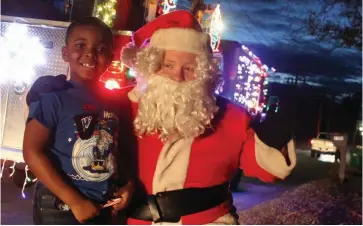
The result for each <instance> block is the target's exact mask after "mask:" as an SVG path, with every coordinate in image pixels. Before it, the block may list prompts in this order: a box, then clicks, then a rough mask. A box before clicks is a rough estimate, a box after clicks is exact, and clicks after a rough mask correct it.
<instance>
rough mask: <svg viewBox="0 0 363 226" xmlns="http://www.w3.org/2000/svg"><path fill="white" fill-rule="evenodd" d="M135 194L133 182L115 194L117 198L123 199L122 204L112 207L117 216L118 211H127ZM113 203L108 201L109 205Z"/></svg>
mask: <svg viewBox="0 0 363 226" xmlns="http://www.w3.org/2000/svg"><path fill="white" fill-rule="evenodd" d="M133 193H134V185H133V184H132V182H128V183H127V184H126V185H125V186H123V187H122V188H120V189H119V190H118V191H117V192H115V193H114V196H115V198H121V202H119V203H117V204H115V205H113V206H112V208H113V213H114V214H116V212H117V211H120V210H123V209H125V208H126V207H127V206H128V205H129V203H130V201H131V198H132V195H133ZM111 202H112V201H108V202H107V203H111Z"/></svg>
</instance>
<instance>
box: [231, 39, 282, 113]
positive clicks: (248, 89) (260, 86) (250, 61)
mask: <svg viewBox="0 0 363 226" xmlns="http://www.w3.org/2000/svg"><path fill="white" fill-rule="evenodd" d="M241 48H242V55H241V56H239V57H238V65H237V75H236V83H235V87H234V93H233V100H234V101H236V102H238V103H240V104H241V105H243V106H245V107H246V108H247V110H248V111H249V112H250V113H251V114H252V115H256V114H259V113H262V111H263V110H264V109H265V108H266V95H267V92H268V90H267V89H266V88H265V87H266V85H267V84H268V77H267V76H268V73H269V72H275V71H276V69H274V68H271V69H269V68H268V67H267V66H266V65H263V64H262V62H261V60H260V58H258V57H257V56H256V55H254V54H253V53H252V51H250V50H249V49H248V48H247V47H246V46H244V45H242V47H241Z"/></svg>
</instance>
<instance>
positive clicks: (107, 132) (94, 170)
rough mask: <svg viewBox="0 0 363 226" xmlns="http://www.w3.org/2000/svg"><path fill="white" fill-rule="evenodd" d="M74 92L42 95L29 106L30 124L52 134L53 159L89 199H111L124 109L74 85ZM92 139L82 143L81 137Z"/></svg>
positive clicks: (63, 91) (65, 91)
mask: <svg viewBox="0 0 363 226" xmlns="http://www.w3.org/2000/svg"><path fill="white" fill-rule="evenodd" d="M70 83H71V85H72V88H68V89H64V90H61V91H56V92H50V93H43V94H40V96H39V100H38V101H36V102H32V103H31V104H30V106H29V116H28V120H27V121H29V120H30V119H36V120H37V121H39V122H40V123H41V124H42V125H44V126H45V127H47V128H48V129H49V131H50V132H51V138H52V139H51V141H50V158H51V161H52V163H53V164H54V167H56V168H58V169H61V170H62V171H63V173H64V175H65V176H66V177H67V178H68V179H69V182H70V183H71V184H73V185H74V186H75V187H76V188H77V189H78V190H79V191H80V192H81V193H83V194H84V195H85V196H86V197H88V198H90V199H92V200H95V201H99V202H104V201H107V199H109V197H108V194H109V188H110V183H111V179H116V175H117V168H116V164H115V163H116V153H117V152H118V136H119V130H120V124H119V117H120V110H121V109H120V106H117V105H116V104H114V103H112V102H108V101H106V100H105V99H101V98H100V97H99V95H96V92H95V91H94V90H90V89H89V88H86V87H84V86H82V85H80V84H77V83H75V82H73V81H70ZM85 131H89V132H90V133H89V136H88V137H86V138H84V139H81V138H80V135H81V133H83V132H85Z"/></svg>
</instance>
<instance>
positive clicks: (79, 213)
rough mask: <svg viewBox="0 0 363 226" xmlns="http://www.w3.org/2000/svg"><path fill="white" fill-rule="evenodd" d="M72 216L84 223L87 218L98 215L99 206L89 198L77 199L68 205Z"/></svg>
mask: <svg viewBox="0 0 363 226" xmlns="http://www.w3.org/2000/svg"><path fill="white" fill-rule="evenodd" d="M70 207H71V210H72V212H73V215H74V217H75V218H76V219H77V220H78V221H79V222H80V223H85V222H86V221H87V220H89V219H91V218H93V217H96V216H98V214H99V212H100V208H101V206H99V205H96V204H95V203H93V202H92V201H90V200H87V199H86V200H82V201H78V202H76V203H75V204H73V205H70Z"/></svg>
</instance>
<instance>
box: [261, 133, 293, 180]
mask: <svg viewBox="0 0 363 226" xmlns="http://www.w3.org/2000/svg"><path fill="white" fill-rule="evenodd" d="M287 151H288V154H289V158H290V162H291V164H290V165H289V166H288V165H287V163H286V160H285V158H284V156H283V155H282V154H281V152H280V151H279V150H277V149H275V148H272V147H269V146H267V145H266V144H265V143H263V142H262V141H261V140H260V139H259V138H258V136H257V135H256V134H255V155H256V161H257V163H258V165H259V166H260V167H261V168H263V169H264V170H266V171H267V172H269V173H271V174H272V175H274V176H276V177H278V178H280V179H285V178H286V177H287V176H288V175H289V174H290V173H291V171H292V169H294V167H295V166H296V153H295V144H294V141H293V140H290V142H289V143H288V144H287Z"/></svg>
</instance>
